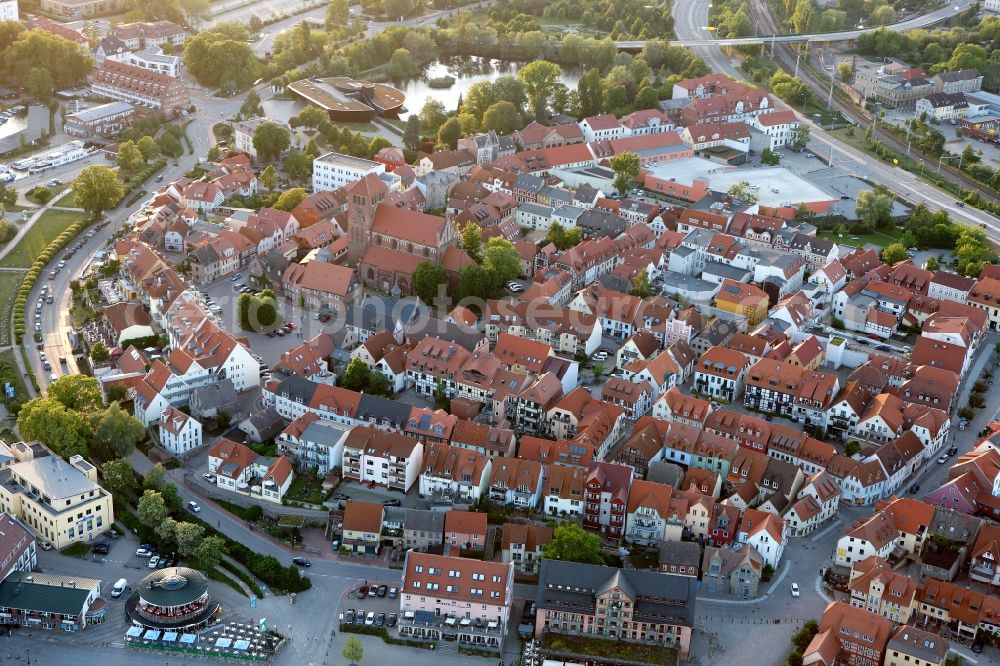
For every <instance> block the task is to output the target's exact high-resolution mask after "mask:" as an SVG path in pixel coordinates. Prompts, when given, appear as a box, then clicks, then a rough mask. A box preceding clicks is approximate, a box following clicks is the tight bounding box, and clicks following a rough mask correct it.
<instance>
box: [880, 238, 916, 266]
mask: <svg viewBox="0 0 1000 666" xmlns="http://www.w3.org/2000/svg"><path fill="white" fill-rule="evenodd" d="M909 256H910V255H909V253H908V252H907V251H906V246H905V245H903V244H902V243H889V244H888V245H886V246H885V247H884V248H882V261H884V262H885V263H887V264H890V265H892V264H895V263H896V262H899V261H903V260H905V259H908V258H909Z"/></svg>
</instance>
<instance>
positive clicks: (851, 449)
mask: <svg viewBox="0 0 1000 666" xmlns="http://www.w3.org/2000/svg"><path fill="white" fill-rule="evenodd" d="M860 450H861V443H860V442H856V441H854V440H851V441H850V442H848V443H847V444H845V445H844V455H845V456H848V457H850V456H853V455H854V454H855V453H857V452H858V451H860Z"/></svg>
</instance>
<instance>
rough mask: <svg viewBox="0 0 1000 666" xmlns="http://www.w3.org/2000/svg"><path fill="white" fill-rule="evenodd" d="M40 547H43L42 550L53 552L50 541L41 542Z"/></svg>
mask: <svg viewBox="0 0 1000 666" xmlns="http://www.w3.org/2000/svg"><path fill="white" fill-rule="evenodd" d="M38 545H39V546H41V548H42V550H52V544H51V543H49V542H48V541H40V542H38Z"/></svg>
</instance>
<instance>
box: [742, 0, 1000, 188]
mask: <svg viewBox="0 0 1000 666" xmlns="http://www.w3.org/2000/svg"><path fill="white" fill-rule="evenodd" d="M747 7H748V10H749V14H750V20H751V21H753V23H754V25H755V26H756V27H757V29H758V31H760V30H763V31H767V32H770V33H771V34H777V33H778V25H777V23H776V21H775V20H774V17H773V16H771V11H770V9H769V8H768V6H767V0H750V2H749V3H747ZM763 48H764V49H767V50H770V51H771V52H772V54H773V58H774V61H775V62H776V63H778V65H779V66H780V67H781V68H782V69H783V70H785V71H786V72H788V73H789V74H792V73H794V72H795V69H796V68H795V61H796V58H797V54H796V52H795V50H794V49H792V48H791V46H789V45H787V44H782V43H780V42H778V43H775V44H772V45H764V46H763ZM806 48H808V45H807V46H806ZM802 57H803V58H808V55H807V54H806V53H803V54H802ZM798 75H799V78H800V79H801V80H802V81H803V82H804V83H805V84H806V85H807V86H809V88H810V89H811V90H812V91H813V92H814V93H815V94H816V95H817V96H818V97H819V98H820V99H823V98H824V97H826V96H827V95H829V93H830V82H829V81H826V80H822V79H820V78H819V77H818V76H816V74H815V73H814V72H813V71H812V70H811V69H810V68H809V67H806V66H804V64H803V63H801V62H800V63H799V67H798ZM831 104H832V106H833V108H834V109H836V110H837V111H840V112H841V113H842V114H844V116H845V117H848V118H852V117H854V118H858V119H859V122H860V123H861V124H864V125H869V126H870V125H871V124H872V114H870V113H868V112H867V111H865V110H864V109H861V108H860V107H856V106H854V105H853V104H850V103H848V102H845V101H844V100H842V99H840V98H839V97H837V95H836V94H834V95H833V98H832V100H831ZM872 134H873V136H874V137H875V138H877V139H878V140H879V141H881V142H882V143H883V144H885V145H886V146H888V147H889V148H891V149H893V150H894V151H896V152H898V153H906V152H907V146H906V142H905V141H903V140H902V139H900V138H899V137H898V136H896V135H895V134H893V133H892V132H890V131H888V130H886V129H883V128H881V127H879V126H878V123H875V125H874V128H873V131H872ZM909 155H910V157H911V158H913V159H915V160H917V161H918V162H921V163H922V164H923V165H924V167H925V168H927V169H928V170H931V171H935V170H937V169H938V167H939V164H938V161H937V160H936V159H934V158H931V157H928V156H927V155H925V154H924V153H923V152H922V151H920V150H918V149H916V148H913V147H912V146H911V148H910V150H909ZM940 168H941V171H943V172H946V173H947V174H948V175H950V176H951V177H952V179H954V180H955V181H957V182H958V184H959V185H961V187H963V188H964V189H967V190H971V191H975V192H978V193H979V195H980V196H981V197H982V198H983V199H985V200H987V201H990V202H992V203H998V202H1000V197H997V196H996V195H995V194H994V193H993V192H992V191H991V190H990V189H989V188H988V187H986V186H985V185H983V184H982V183H980V182H979V181H977V180H975V179H973V178H971V177H969V176H968V175H966V174H965V173H963V172H962V171H959V170H958V169H956V168H955V167H953V166H951V165H948V164H944V165H940Z"/></svg>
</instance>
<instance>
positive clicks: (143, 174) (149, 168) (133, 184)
mask: <svg viewBox="0 0 1000 666" xmlns="http://www.w3.org/2000/svg"><path fill="white" fill-rule="evenodd" d="M165 166H167V161H166V160H164V159H158V160H156V161H155V162H153V163H152V164H147V165H146V166H145V167H144V168H143V169H141V170H139V171H136V172H135V175H133V176H132V177H131V178H129V179H128V180H126V181H125V182H124V185H125V194H126V196H127V195H128V193H129V192H131V191H132V190H135V189H137V188H138V187H139V186H140V185H142V184H143V183H145V182H146V179H147V178H149V177H150V176H152V175H153V174H154V173H156V172H157V171H159V170H160V169H162V168H163V167H165Z"/></svg>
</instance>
